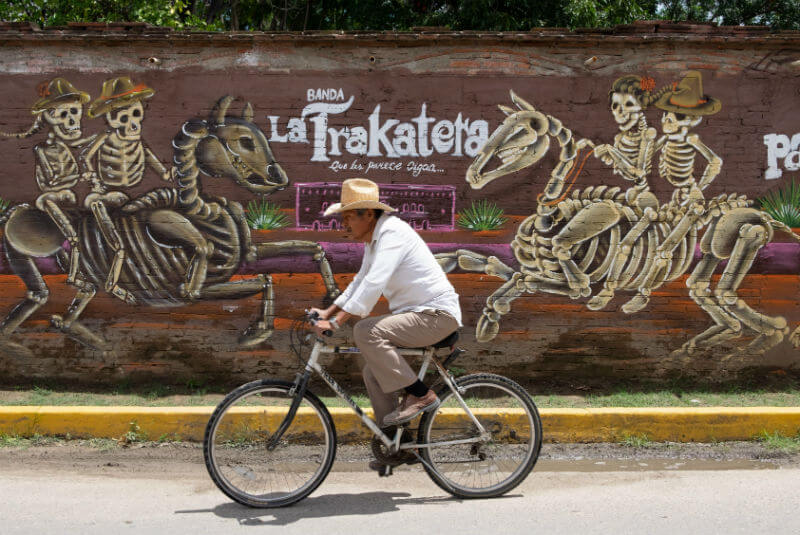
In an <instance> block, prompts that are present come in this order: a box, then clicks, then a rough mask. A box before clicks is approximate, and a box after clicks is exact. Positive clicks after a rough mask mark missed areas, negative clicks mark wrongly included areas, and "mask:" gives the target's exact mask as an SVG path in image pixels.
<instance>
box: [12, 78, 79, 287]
mask: <svg viewBox="0 0 800 535" xmlns="http://www.w3.org/2000/svg"><path fill="white" fill-rule="evenodd" d="M40 96H41V97H42V98H41V99H40V100H39V101H38V102H36V103H35V104H34V106H33V110H32V111H33V113H34V114H35V115H36V119H35V121H34V124H33V125H32V126H31V128H29V129H28V130H27V131H26V132H22V133H18V134H5V133H3V135H4V136H5V137H16V138H20V139H22V138H27V137H29V136H32V135H34V134H35V133H36V132H38V131H39V130H40V129H41V128H43V127H44V126H45V124H46V125H47V127H48V131H47V139H46V140H45V141H43V142H41V143H37V144H36V145H34V147H33V152H34V155H35V157H36V163H35V168H34V176H35V178H36V184H37V186H39V190H40V191H41V192H42V193H41V194H40V195H39V196H38V197H37V199H36V202H35V205H36V207H37V208H38V209H39V210H42V211H43V212H46V213H47V214H48V215H49V216H50V217H51V218H52V220H53V221H54V222H55V224H56V225H57V226H58V228H59V229H60V230H61V232H62V233H63V234H64V237H65V238H66V239H67V240H68V241H69V244H70V258H69V263H68V268H67V283H69V284H76V285H80V284H81V283H82V282H81V281H80V280H79V279H78V266H79V264H80V245H79V243H78V234H77V232H76V231H75V227H74V226H73V224H72V221H71V220H70V216H68V215H67V213H66V212H65V209H70V208H75V206H76V204H77V200H76V198H75V193H74V192H73V191H72V188H74V187H75V186H76V185H77V184H78V181H79V180H81V179H83V178H85V175H83V174H82V173H81V171H80V168H79V165H78V161H77V159H76V157H75V153H76V152H79V151H80V149H81V148H82V147H84V146H85V145H86V144H87V143H91V142H92V141H93V140H94V138H95V136H90V137H88V138H83V137H81V135H82V133H83V131H82V119H83V104H84V102H86V101H87V100H88V99H89V96H88V94H86V93H84V92H82V91H78V90H77V89H75V87H74V86H73V85H72V84H70V83H69V82H68V81H67V80H65V79H63V78H55V79H53V80H51V81H50V82H49V83H47V84H42V85H41V86H40ZM42 119H44V123H43V122H42Z"/></svg>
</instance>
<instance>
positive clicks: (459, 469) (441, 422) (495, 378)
mask: <svg viewBox="0 0 800 535" xmlns="http://www.w3.org/2000/svg"><path fill="white" fill-rule="evenodd" d="M456 385H457V387H458V390H459V393H460V395H461V397H462V398H463V399H464V401H465V402H466V404H467V406H468V407H469V409H470V411H471V412H472V414H473V415H474V416H475V418H476V419H477V420H478V421H479V422H480V424H481V425H482V426H483V428H484V430H485V431H486V432H487V434H486V435H485V436H484V439H483V440H481V441H477V442H471V443H466V444H444V443H445V442H450V441H458V440H469V439H474V438H476V437H479V436H480V433H479V431H478V428H477V426H476V425H475V424H474V422H473V421H472V419H471V418H470V416H469V414H468V413H467V412H466V411H465V410H464V409H463V407H462V406H461V404H460V403H459V402H458V400H457V398H456V397H455V396H454V395H453V392H452V391H451V390H450V389H449V388H447V386H446V385H445V386H444V387H443V388H442V389H441V390H440V391H439V392H437V394H438V395H439V399H440V400H441V405H440V406H439V408H438V409H436V410H435V411H431V412H427V413H425V414H424V415H423V416H422V419H421V420H420V424H419V436H418V439H417V442H418V443H419V444H428V445H429V446H428V447H422V448H420V455H421V456H422V458H423V460H424V461H425V463H426V464H427V466H426V464H423V466H424V467H425V471H426V472H428V475H429V476H430V477H431V479H433V481H434V482H435V483H436V484H437V485H439V486H440V487H441V488H442V489H444V490H446V491H448V492H450V493H451V494H453V495H455V496H458V497H460V498H491V497H494V496H500V495H502V494H505V493H506V492H508V491H510V490H511V489H513V488H514V487H516V486H517V485H519V484H520V483H522V481H523V480H524V479H525V478H526V477H527V476H528V474H529V473H530V472H531V470H533V467H534V465H535V464H536V460H537V459H538V457H539V451H540V450H541V447H542V422H541V419H540V418H539V411H538V410H537V409H536V405H535V404H534V402H533V400H532V399H531V397H530V396H529V395H528V393H527V392H525V389H523V388H522V387H521V386H519V385H518V384H517V383H515V382H514V381H512V380H510V379H507V378H505V377H501V376H499V375H494V374H475V375H468V376H465V377H462V378H460V379H457V380H456Z"/></svg>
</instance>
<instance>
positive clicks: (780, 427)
mask: <svg viewBox="0 0 800 535" xmlns="http://www.w3.org/2000/svg"><path fill="white" fill-rule="evenodd" d="M213 410H214V408H213V407H83V406H82V407H54V406H5V407H0V434H6V435H16V436H23V437H24V436H32V435H36V434H39V435H60V436H64V435H67V434H69V435H70V436H71V437H74V438H88V437H102V438H118V437H121V436H123V435H124V434H125V433H127V432H129V431H131V430H136V432H137V433H138V434H139V436H142V437H147V439H149V440H158V439H160V438H169V439H173V440H190V441H199V440H202V439H203V433H204V430H205V426H206V423H207V422H208V419H209V417H210V416H211V413H212V412H213ZM254 410H255V409H254ZM284 410H285V409H282V408H281V409H277V408H276V410H275V412H274V413H272V414H270V418H282V416H283V414H284V413H283V412H282V411H284ZM329 410H330V413H331V415H332V416H333V419H334V422H335V425H336V431H337V435H338V437H339V440H340V441H342V442H354V441H364V440H368V439H369V438H371V433H370V431H369V430H368V429H367V428H366V427H365V426H364V425H363V424H362V423H361V421H360V420H359V419H358V417H357V416H356V415H355V414H354V413H353V412H352V411H350V410H349V409H346V408H331V409H329ZM474 410H475V412H476V413H477V412H482V413H485V414H487V415H492V416H494V417H497V418H500V419H504V420H509V421H513V420H514V419H516V418H520V417H521V416H522V413H521V412H517V411H514V410H508V409H498V408H493V409H486V408H484V409H474ZM365 412H366V413H367V414H369V415H371V411H370V410H365ZM540 414H541V416H542V424H543V432H544V440H545V441H549V442H615V441H619V440H621V439H624V438H625V437H628V436H642V435H646V436H647V438H648V439H649V440H652V441H659V442H661V441H670V442H716V441H729V440H751V439H753V438H754V437H755V436H757V435H759V434H761V433H762V432H763V431H767V432H769V433H775V432H779V433H781V434H782V435H784V436H795V435H797V434H798V433H800V407H704V408H628V407H625V408H614V407H610V408H602V409H542V410H540ZM309 417H311V414H305V413H304V412H303V411H302V410H301V411H299V412H298V416H297V418H298V421H297V422H296V423H295V425H304V423H303V422H304V420H305V419H307V418H309ZM445 417H452V418H458V417H460V416H459V415H458V414H452V415H448V414H446V413H445ZM279 421H280V420H279ZM308 421H309V422H310V420H308Z"/></svg>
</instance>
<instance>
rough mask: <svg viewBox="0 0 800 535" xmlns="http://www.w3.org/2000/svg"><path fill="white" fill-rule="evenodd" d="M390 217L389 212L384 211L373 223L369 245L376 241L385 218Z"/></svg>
mask: <svg viewBox="0 0 800 535" xmlns="http://www.w3.org/2000/svg"><path fill="white" fill-rule="evenodd" d="M389 217H391V216H390V215H389V214H387V213H386V212H384V213H383V214H381V216H380V217H379V218H378V222H377V223H375V228H374V229H372V240H370V242H369V243H370V245H375V242H376V241H378V236H380V233H381V229H382V228H383V224H384V223H386V220H387V219H389Z"/></svg>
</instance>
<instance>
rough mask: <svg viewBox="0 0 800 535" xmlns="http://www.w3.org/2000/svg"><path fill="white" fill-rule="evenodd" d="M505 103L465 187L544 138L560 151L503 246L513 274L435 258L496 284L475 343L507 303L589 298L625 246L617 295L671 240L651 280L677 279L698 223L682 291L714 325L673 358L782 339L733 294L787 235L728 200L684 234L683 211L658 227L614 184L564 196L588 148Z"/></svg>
mask: <svg viewBox="0 0 800 535" xmlns="http://www.w3.org/2000/svg"><path fill="white" fill-rule="evenodd" d="M511 96H512V100H513V101H514V102H515V103H516V105H517V107H518V108H519V111H517V112H514V113H512V114H510V115H508V117H507V118H506V119H505V120H504V121H503V123H502V124H501V125H500V126H499V127H498V128H497V129H496V130H495V132H494V133H493V134H492V135H491V136H490V138H489V140H488V141H487V142H486V144H485V146H484V147H483V149H482V151H481V153H480V154H478V156H477V157H476V158H475V160H474V161H473V163H472V165H471V166H470V168H469V169H468V171H467V181H468V183H469V184H470V185H471V186H472V187H473V188H474V189H480V188H483V187H484V186H486V185H487V184H488V183H489V182H491V181H493V180H496V179H497V178H500V177H502V176H505V175H507V174H510V173H513V172H516V171H519V170H521V169H523V168H525V167H528V166H531V165H533V164H535V163H536V162H538V161H539V160H540V159H541V158H542V157H543V156H544V155H545V154H546V152H547V150H548V148H549V146H550V139H551V138H552V139H555V140H556V141H557V142H558V144H559V146H560V147H561V152H560V155H559V162H558V163H557V164H556V166H555V168H554V170H553V171H552V173H551V177H550V179H549V181H548V182H547V184H546V185H545V188H544V191H543V192H542V194H541V195H540V196H539V198H538V202H537V208H536V213H535V214H533V215H531V216H530V217H528V218H527V219H525V220H524V221H523V222H522V223H521V224H520V226H519V228H518V229H517V234H516V236H515V238H514V240H513V241H512V243H511V249H512V251H513V253H514V256H515V257H516V259H517V261H518V262H519V264H520V268H519V270H518V271H517V270H515V269H513V268H512V267H509V266H507V265H505V264H504V263H503V262H501V261H500V260H499V259H497V258H496V257H493V256H489V257H487V256H484V255H481V254H478V253H475V252H472V251H469V250H458V251H454V252H452V253H442V254H438V255H436V256H437V259H438V260H439V262H440V264H441V265H442V267H443V269H444V270H445V271H447V272H449V271H452V270H453V269H455V268H456V267H460V268H461V269H464V270H467V271H477V272H482V273H487V274H490V275H493V276H496V277H498V278H501V279H503V280H504V281H505V283H504V284H503V285H502V286H500V288H498V289H497V290H496V291H495V292H494V293H493V294H492V295H491V296H489V297H488V299H487V300H486V307H485V308H484V310H483V312H482V314H481V317H480V319H479V320H478V325H477V326H476V338H477V339H478V341H481V342H486V341H489V340H491V339H493V338H494V337H495V336H496V335H497V333H498V332H499V320H500V318H501V317H502V316H503V315H505V314H507V313H509V312H510V309H511V303H512V302H513V301H514V300H515V299H516V298H518V297H520V296H522V295H524V294H526V293H535V292H546V293H553V294H559V295H566V296H569V297H571V298H573V299H577V298H581V297H588V296H590V295H591V293H592V285H593V284H595V283H598V282H601V281H603V280H604V279H605V278H606V277H608V275H609V271H610V268H611V264H612V261H613V259H614V258H615V257H616V256H617V255H618V254H619V252H620V250H621V247H623V246H626V247H630V254H629V255H628V256H627V260H626V261H625V262H622V263H621V265H622V267H621V268H620V275H619V277H618V280H617V285H618V288H619V289H621V290H635V289H638V288H640V287H641V286H642V284H643V282H644V281H645V279H646V277H647V276H648V274H649V273H650V271H651V269H652V266H653V264H654V261H655V258H656V254H655V253H656V251H658V250H659V247H660V244H663V243H668V242H667V240H670V239H676V241H677V245H676V246H674V247H671V250H672V251H674V252H675V253H674V254H673V255H672V258H671V259H669V260H668V262H667V265H666V267H665V268H663V272H664V273H666V275H664V276H660V278H659V281H660V282H663V281H669V280H674V279H676V278H677V277H679V276H681V275H683V274H684V273H686V271H687V270H688V269H689V266H690V263H691V261H692V257H693V255H694V251H695V247H696V244H697V239H698V228H699V227H700V226H701V225H707V229H706V232H705V234H704V236H703V239H702V241H701V243H700V248H701V251H702V253H703V258H702V259H701V261H700V263H699V264H698V265H697V267H696V268H695V269H694V270H693V272H692V274H691V276H690V277H689V278H688V281H687V285H688V286H689V288H690V292H689V293H690V296H691V297H692V298H693V299H694V300H695V302H696V303H697V304H698V306H700V307H701V308H702V309H703V310H704V311H706V312H707V313H708V314H709V316H710V317H711V318H712V319H713V320H714V322H715V324H714V325H713V326H712V327H711V328H709V329H707V330H706V331H704V332H703V333H700V334H699V335H697V336H695V337H694V338H692V339H691V340H689V341H688V342H687V343H686V344H685V345H684V346H683V347H682V348H681V350H680V352H681V353H684V352H685V353H691V352H693V351H694V350H695V349H697V348H699V347H710V346H714V345H716V344H719V343H721V342H724V341H726V340H730V339H733V338H736V337H738V336H741V335H742V333H743V330H744V327H747V328H749V329H751V330H752V331H754V332H755V334H756V336H755V339H754V340H753V341H752V342H751V343H750V345H749V346H748V350H749V351H750V352H753V353H760V352H763V351H766V350H767V349H769V348H770V347H772V346H774V345H775V344H777V343H779V342H780V341H781V340H782V339H783V337H784V336H785V334H786V333H787V332H788V330H787V328H786V320H785V319H784V318H782V317H771V316H767V315H764V314H761V313H759V312H756V311H754V310H753V309H752V308H750V306H749V305H748V304H747V303H746V302H745V301H744V300H743V299H740V298H739V297H738V294H737V290H738V287H739V285H740V284H741V282H742V279H743V278H744V276H745V275H746V274H747V272H748V271H749V269H750V267H751V265H752V262H753V259H754V258H755V255H756V253H757V252H758V250H759V249H760V248H761V247H763V246H764V244H766V243H767V242H768V241H769V240H770V239H771V237H772V234H773V229H780V230H782V231H789V232H790V229H787V227H786V226H785V225H783V224H781V223H779V222H777V221H775V220H773V219H772V218H770V217H769V216H768V215H767V214H765V213H764V212H761V211H759V210H755V209H752V208H748V207H747V204H748V203H747V200H746V199H744V198H743V197H740V196H737V195H735V194H734V195H730V196H725V195H723V196H719V197H717V198H715V199H712V200H711V201H709V203H708V205H707V206H708V207H707V209H706V210H705V211H704V212H703V214H701V215H700V217H699V218H698V219H697V220H695V221H696V222H697V223H698V224H692V225H690V228H689V229H688V231H687V232H681V231H680V229H679V227H678V225H679V224H681V223H682V222H683V220H684V217H683V216H684V215H685V214H683V213H680V212H679V213H676V214H673V213H672V212H669V211H666V212H664V213H663V216H664V219H663V220H660V218H656V219H657V220H651V219H650V217H646V218H643V217H640V215H639V210H638V208H637V207H636V206H635V205H632V204H631V203H630V202H629V201H628V199H627V198H626V194H625V192H623V191H622V190H621V189H620V188H618V187H613V188H608V187H607V186H598V187H589V188H586V189H585V190H583V191H573V192H572V194H571V195H570V196H569V197H567V196H566V194H565V192H564V189H565V182H566V179H567V177H568V176H569V173H570V171H571V170H572V168H573V167H574V166H575V163H576V157H577V153H578V149H579V147H581V146H586V145H589V144H590V142H588V141H587V140H579V141H576V140H575V139H573V136H572V132H571V131H570V130H569V129H567V128H565V127H564V126H563V125H562V124H561V122H560V121H559V120H558V119H556V118H554V117H552V116H549V115H546V114H544V113H542V112H539V111H537V110H535V109H534V107H533V106H531V105H530V104H529V103H527V102H525V101H523V100H522V99H520V98H519V97H517V96H516V95H515V94H514V93H513V92H512V95H511ZM494 158H497V159H499V160H500V162H501V163H500V165H499V166H498V167H496V168H494V169H491V170H487V169H486V168H487V167H488V165H489V163H490V162H491V161H493V159H494ZM676 229H679V230H677V231H676ZM678 232H680V238H677V235H678ZM792 236H794V235H792ZM795 239H797V237H796V236H795ZM724 259H728V264H727V266H726V267H725V270H724V272H723V274H722V277H721V278H720V281H719V283H718V284H717V286H716V288H715V289H714V290H713V292H712V291H711V290H710V289H709V288H710V284H711V276H712V273H713V272H714V270H715V268H716V267H717V266H718V265H719V263H720V262H721V261H722V260H724ZM660 282H659V283H660Z"/></svg>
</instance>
